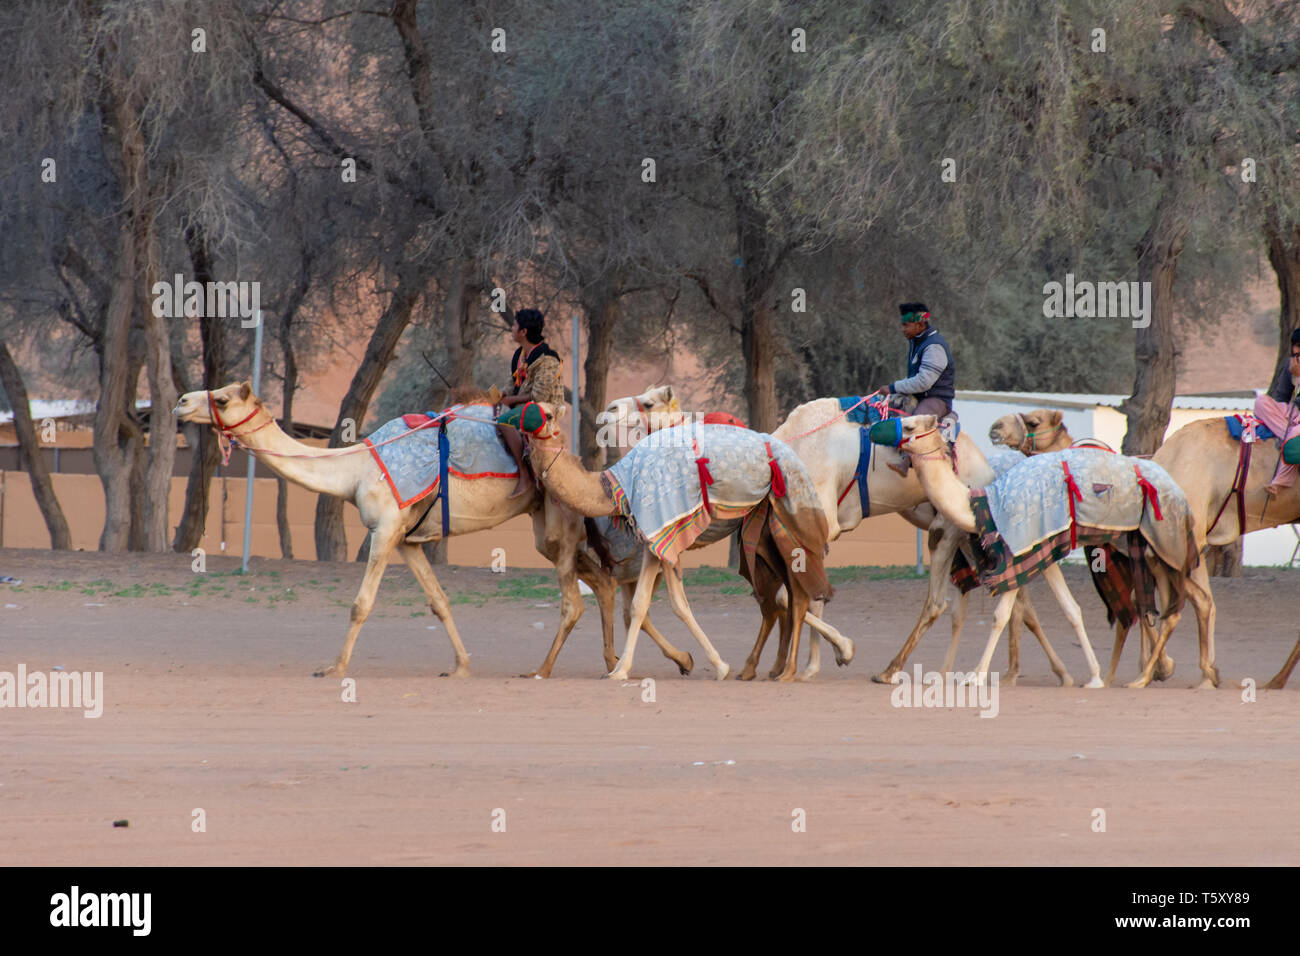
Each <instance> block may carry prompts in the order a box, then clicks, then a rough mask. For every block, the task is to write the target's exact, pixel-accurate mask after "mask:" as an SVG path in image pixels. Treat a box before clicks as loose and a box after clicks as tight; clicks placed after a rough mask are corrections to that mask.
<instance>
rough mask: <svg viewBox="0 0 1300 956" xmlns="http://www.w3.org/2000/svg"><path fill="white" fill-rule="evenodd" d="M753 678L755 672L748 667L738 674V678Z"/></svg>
mask: <svg viewBox="0 0 1300 956" xmlns="http://www.w3.org/2000/svg"><path fill="white" fill-rule="evenodd" d="M753 679H754V672H753V671H752V670H750V669H749V668H748V667H746V668H745V669H744V670H743V671H741V672H740V673H739V674H737V675H736V680H753Z"/></svg>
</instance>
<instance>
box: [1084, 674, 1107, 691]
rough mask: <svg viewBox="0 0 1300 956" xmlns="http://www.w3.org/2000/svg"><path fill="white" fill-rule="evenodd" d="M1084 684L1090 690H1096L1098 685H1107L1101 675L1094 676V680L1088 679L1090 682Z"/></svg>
mask: <svg viewBox="0 0 1300 956" xmlns="http://www.w3.org/2000/svg"><path fill="white" fill-rule="evenodd" d="M1083 686H1084V687H1086V688H1087V689H1088V690H1096V689H1097V688H1098V687H1105V686H1106V682H1105V681H1103V680H1102V679H1101V677H1094V678H1093V679H1092V680H1090V681H1088V683H1086V684H1084V685H1083Z"/></svg>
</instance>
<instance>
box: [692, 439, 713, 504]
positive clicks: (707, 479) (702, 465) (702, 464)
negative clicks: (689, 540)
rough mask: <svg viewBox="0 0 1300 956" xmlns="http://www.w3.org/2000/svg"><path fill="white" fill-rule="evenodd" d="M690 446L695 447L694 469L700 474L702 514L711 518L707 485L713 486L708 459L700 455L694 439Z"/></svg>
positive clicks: (697, 444)
mask: <svg viewBox="0 0 1300 956" xmlns="http://www.w3.org/2000/svg"><path fill="white" fill-rule="evenodd" d="M691 444H692V445H694V446H695V467H696V468H697V469H699V472H700V495H701V496H702V497H703V498H704V513H705V514H707V515H708V516H709V517H713V510H712V509H711V508H710V507H709V485H711V484H713V476H712V475H711V474H709V459H707V458H705V457H704V456H703V455H701V454H700V443H699V442H698V441H696V440H695V439H694V438H692V439H691Z"/></svg>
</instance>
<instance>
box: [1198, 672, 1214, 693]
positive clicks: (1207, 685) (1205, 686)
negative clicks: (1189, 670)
mask: <svg viewBox="0 0 1300 956" xmlns="http://www.w3.org/2000/svg"><path fill="white" fill-rule="evenodd" d="M1218 678H1219V675H1218V674H1215V675H1214V677H1213V678H1210V677H1202V678H1201V682H1200V683H1199V684H1197V685H1196V689H1197V690H1214V689H1215V688H1216V687H1218V686H1219V680H1218Z"/></svg>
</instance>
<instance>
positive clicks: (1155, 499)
mask: <svg viewBox="0 0 1300 956" xmlns="http://www.w3.org/2000/svg"><path fill="white" fill-rule="evenodd" d="M1133 470H1134V471H1135V472H1137V476H1138V487H1139V488H1141V489H1142V497H1143V498H1145V499H1146V500H1147V501H1149V502H1151V510H1152V512H1153V513H1154V514H1155V516H1156V520H1157V521H1164V520H1165V516H1164V515H1162V514H1161V513H1160V493H1159V492H1158V491H1156V486H1155V485H1153V484H1151V482H1149V481H1147V480H1146V478H1144V477H1142V472H1140V471H1138V466H1137V465H1134V466H1133Z"/></svg>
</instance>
